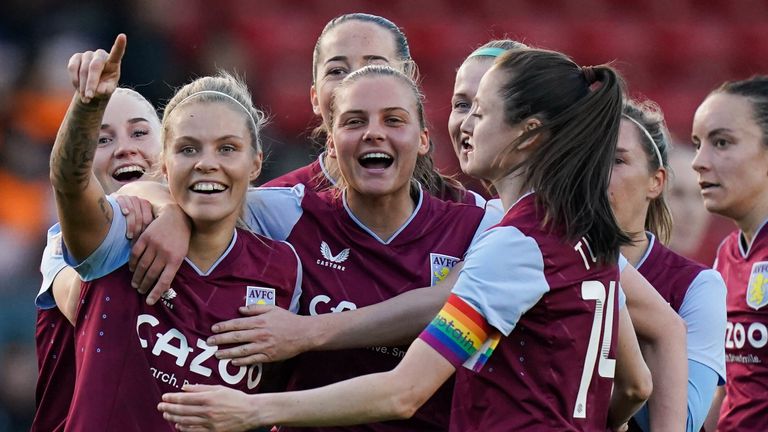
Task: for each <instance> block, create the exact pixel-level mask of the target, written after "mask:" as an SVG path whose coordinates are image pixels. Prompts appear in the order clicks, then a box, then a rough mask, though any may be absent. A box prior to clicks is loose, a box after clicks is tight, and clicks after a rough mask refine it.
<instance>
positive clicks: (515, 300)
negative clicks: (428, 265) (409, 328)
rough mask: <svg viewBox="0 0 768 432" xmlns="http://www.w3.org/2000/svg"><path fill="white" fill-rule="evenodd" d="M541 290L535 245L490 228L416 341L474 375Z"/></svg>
mask: <svg viewBox="0 0 768 432" xmlns="http://www.w3.org/2000/svg"><path fill="white" fill-rule="evenodd" d="M547 291H549V285H548V284H547V281H546V278H545V276H544V261H543V258H542V255H541V250H540V249H539V248H538V245H537V244H536V242H535V240H534V239H532V238H530V237H526V236H525V235H523V233H522V232H520V231H519V230H518V229H517V228H514V227H495V228H492V229H490V230H488V231H486V232H485V233H483V234H482V235H481V237H480V238H479V239H478V241H477V243H476V244H475V245H473V246H471V247H470V249H469V251H468V252H467V256H466V260H465V262H464V267H463V268H462V270H461V272H460V273H459V277H458V280H457V281H456V284H455V285H454V288H453V292H452V293H451V296H450V297H449V299H448V302H447V303H446V304H445V305H444V306H443V308H442V309H441V310H440V312H439V313H438V315H437V316H436V317H435V318H434V319H433V320H432V322H431V323H430V324H429V326H427V328H426V329H425V330H424V331H423V332H422V334H421V335H420V336H419V338H420V339H422V340H423V341H424V342H426V343H427V344H428V345H430V346H431V347H432V348H433V349H435V350H436V351H437V352H439V353H440V354H441V355H443V356H444V357H445V358H446V359H447V360H448V361H449V362H451V363H452V364H453V365H454V366H456V367H458V366H460V365H464V367H467V368H469V369H472V370H475V371H478V370H480V368H482V366H483V365H484V364H485V362H486V361H487V359H488V357H490V355H491V354H492V353H493V349H494V348H495V347H496V345H497V344H498V342H499V340H500V339H501V335H502V334H504V335H509V333H510V332H511V331H512V330H513V329H514V327H515V325H516V324H517V322H518V320H519V319H520V317H521V316H522V315H523V314H524V313H525V312H527V311H528V310H529V309H530V308H531V307H533V306H534V305H535V304H536V303H537V302H538V301H539V299H541V297H542V296H543V295H544V294H545V293H546V292H547Z"/></svg>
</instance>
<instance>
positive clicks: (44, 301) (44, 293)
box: [35, 224, 67, 309]
mask: <svg viewBox="0 0 768 432" xmlns="http://www.w3.org/2000/svg"><path fill="white" fill-rule="evenodd" d="M66 266H67V263H66V262H64V254H63V241H62V239H61V226H59V224H56V225H54V226H52V227H51V228H50V229H49V230H48V242H47V243H46V245H45V250H43V259H42V261H41V262H40V273H42V275H43V283H42V284H41V285H40V291H38V293H37V297H35V306H37V307H38V308H40V309H53V308H55V307H56V301H55V300H54V298H53V292H52V291H51V288H52V287H53V280H54V279H55V278H56V275H58V274H59V272H60V271H62V270H63V269H64V268H65V267H66Z"/></svg>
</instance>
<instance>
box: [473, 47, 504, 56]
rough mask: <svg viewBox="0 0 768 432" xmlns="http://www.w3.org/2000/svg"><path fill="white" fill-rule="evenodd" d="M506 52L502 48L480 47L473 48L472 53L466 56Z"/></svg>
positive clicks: (497, 54) (494, 54) (495, 54)
mask: <svg viewBox="0 0 768 432" xmlns="http://www.w3.org/2000/svg"><path fill="white" fill-rule="evenodd" d="M505 52H507V50H505V49H504V48H492V47H482V48H478V49H476V50H474V51H473V52H472V54H470V55H469V57H467V58H471V57H480V56H483V57H498V56H500V55H502V54H504V53H505Z"/></svg>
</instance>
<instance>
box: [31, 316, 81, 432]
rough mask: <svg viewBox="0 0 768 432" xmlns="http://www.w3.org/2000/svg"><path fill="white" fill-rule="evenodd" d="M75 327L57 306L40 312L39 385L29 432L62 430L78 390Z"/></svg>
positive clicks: (36, 336) (37, 328)
mask: <svg viewBox="0 0 768 432" xmlns="http://www.w3.org/2000/svg"><path fill="white" fill-rule="evenodd" d="M74 331H75V329H74V327H73V326H72V324H71V323H70V322H69V320H67V318H66V317H65V316H64V315H63V314H62V313H61V311H60V310H59V309H58V308H56V307H54V308H51V309H38V310H37V326H36V329H35V344H36V345H37V370H38V378H37V386H36V387H35V402H36V403H35V405H36V406H35V410H36V411H35V419H34V421H33V422H32V428H31V429H30V432H35V431H40V432H53V431H63V430H64V424H65V422H66V419H67V412H68V411H69V404H70V402H71V400H72V392H73V391H74V388H75V349H74Z"/></svg>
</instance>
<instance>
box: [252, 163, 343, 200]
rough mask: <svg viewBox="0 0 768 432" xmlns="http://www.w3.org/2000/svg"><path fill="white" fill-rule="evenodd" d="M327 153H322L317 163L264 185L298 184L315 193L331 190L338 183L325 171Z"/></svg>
mask: <svg viewBox="0 0 768 432" xmlns="http://www.w3.org/2000/svg"><path fill="white" fill-rule="evenodd" d="M324 156H325V153H321V154H320V156H318V157H317V159H316V160H315V161H313V162H312V163H310V164H309V165H305V166H303V167H301V168H297V169H295V170H293V171H291V172H289V173H286V174H283V175H281V176H280V177H278V178H275V179H272V180H270V181H268V182H266V183H264V185H263V186H264V187H291V186H295V185H297V184H303V185H305V186H306V187H307V188H309V189H312V190H313V191H316V192H320V191H324V190H326V189H329V188H330V187H331V186H333V185H334V183H336V182H335V181H333V179H332V178H331V176H330V174H329V173H328V171H326V170H325V166H324V165H323V157H324Z"/></svg>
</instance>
